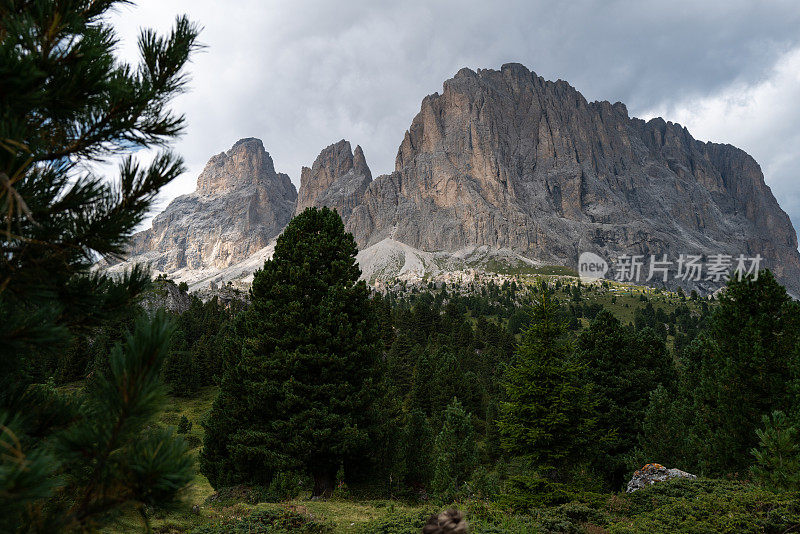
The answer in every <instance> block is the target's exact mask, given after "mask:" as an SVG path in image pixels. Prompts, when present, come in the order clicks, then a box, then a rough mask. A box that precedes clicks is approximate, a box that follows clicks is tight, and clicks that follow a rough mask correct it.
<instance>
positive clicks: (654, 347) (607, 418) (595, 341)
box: [575, 311, 675, 489]
mask: <svg viewBox="0 0 800 534" xmlns="http://www.w3.org/2000/svg"><path fill="white" fill-rule="evenodd" d="M575 354H576V356H577V358H578V360H579V361H580V362H581V363H582V364H583V366H584V368H585V369H586V375H585V376H586V380H587V381H588V382H589V383H591V384H592V394H593V397H594V399H595V401H596V402H597V427H598V428H600V429H603V430H605V431H610V436H609V437H608V439H607V440H605V441H600V442H598V443H597V454H598V456H597V460H596V461H597V464H598V465H597V467H598V468H599V469H600V470H601V471H602V472H603V473H604V474H605V476H606V479H607V480H608V481H609V482H610V483H611V485H612V486H613V487H614V488H615V489H618V488H619V487H620V486H621V485H622V484H623V483H624V482H625V481H626V476H627V474H628V473H627V471H628V466H627V456H628V455H629V454H631V452H632V451H633V450H634V448H635V447H636V445H637V438H638V436H639V434H640V433H641V432H642V422H643V420H644V416H645V410H646V408H647V405H648V403H649V400H650V392H651V391H653V390H655V389H656V388H657V387H658V386H659V385H662V384H663V385H665V386H666V387H671V386H672V381H673V378H674V373H675V369H674V364H673V362H672V357H671V355H670V354H669V352H668V351H667V348H666V346H665V345H664V342H663V340H662V339H661V338H660V337H659V336H658V335H657V334H656V333H655V332H654V331H653V330H652V329H650V328H645V329H644V330H642V331H641V332H635V331H634V330H633V329H631V328H626V327H623V326H622V324H621V323H620V322H619V320H618V319H617V318H616V317H614V316H613V315H612V314H611V313H609V312H607V311H603V312H600V313H599V314H598V315H597V317H595V319H594V320H593V321H592V323H591V324H590V325H589V328H587V329H586V330H584V331H583V332H582V333H581V334H580V336H579V337H578V342H577V346H576V351H575Z"/></svg>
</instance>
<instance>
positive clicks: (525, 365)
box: [498, 288, 595, 478]
mask: <svg viewBox="0 0 800 534" xmlns="http://www.w3.org/2000/svg"><path fill="white" fill-rule="evenodd" d="M583 375H584V366H583V365H582V364H581V363H579V362H578V361H576V359H575V358H574V357H573V354H572V346H571V343H570V341H569V339H568V338H567V336H566V328H565V325H564V323H563V320H562V319H561V315H560V310H559V307H558V305H557V304H555V303H554V302H553V299H552V296H551V293H550V291H549V290H548V289H546V288H543V290H542V292H541V293H540V296H539V299H538V301H537V302H536V304H535V305H534V306H533V308H532V310H531V322H530V326H529V327H528V328H527V330H525V331H524V332H523V334H522V341H521V342H520V344H519V347H518V348H517V352H516V354H515V355H514V360H513V362H512V364H511V365H509V367H508V368H507V369H506V372H505V376H504V388H505V394H506V401H505V402H504V403H503V405H502V406H501V415H500V420H499V422H498V426H499V428H500V433H501V436H502V444H503V446H504V448H505V449H506V450H507V451H509V452H511V453H515V454H519V455H522V456H524V457H526V458H528V459H529V460H530V461H531V462H532V463H533V465H534V466H536V467H537V468H539V469H541V470H542V471H545V472H547V473H548V475H549V476H551V477H553V478H561V477H563V476H564V475H565V474H567V473H566V472H567V471H568V470H569V467H570V464H571V463H572V462H574V461H576V460H581V459H586V456H587V452H588V448H589V445H590V444H591V443H592V441H593V438H594V433H593V429H594V427H595V421H594V419H593V417H592V416H593V414H594V406H593V400H592V397H591V386H590V384H589V383H588V382H586V381H585V380H584V379H583Z"/></svg>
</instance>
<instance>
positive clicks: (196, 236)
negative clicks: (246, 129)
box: [130, 138, 297, 273]
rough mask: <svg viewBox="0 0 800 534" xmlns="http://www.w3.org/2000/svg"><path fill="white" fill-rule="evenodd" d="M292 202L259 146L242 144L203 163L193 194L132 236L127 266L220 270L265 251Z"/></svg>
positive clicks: (286, 183)
mask: <svg viewBox="0 0 800 534" xmlns="http://www.w3.org/2000/svg"><path fill="white" fill-rule="evenodd" d="M296 200H297V192H296V190H295V187H294V185H293V184H292V182H291V180H290V179H289V177H288V176H287V175H285V174H282V173H276V172H275V167H274V165H273V163H272V158H271V157H270V155H269V154H268V153H267V151H266V150H265V149H264V145H263V144H262V143H261V141H260V140H258V139H252V138H248V139H242V140H240V141H237V142H236V143H235V144H234V145H233V147H232V148H231V149H230V150H228V151H227V152H223V153H221V154H217V155H216V156H213V157H212V158H211V159H210V160H209V161H208V163H207V164H206V166H205V169H204V170H203V172H202V173H200V176H199V177H198V178H197V190H196V191H195V192H194V193H192V194H189V195H183V196H180V197H178V198H176V199H175V200H173V201H172V202H171V203H170V204H169V205H168V206H167V208H166V209H165V210H164V212H163V213H161V214H160V215H158V216H157V217H155V218H154V219H153V226H152V228H150V229H149V230H146V231H144V232H140V233H138V234H136V235H134V236H133V240H132V245H131V248H130V256H131V258H130V260H131V261H143V262H145V263H148V264H150V266H151V267H152V268H153V269H155V270H157V271H160V272H165V273H172V272H174V271H177V270H180V269H189V270H201V269H223V268H225V267H228V266H230V265H232V264H235V263H237V262H240V261H242V260H244V259H246V258H248V257H250V256H251V255H253V254H255V253H256V252H257V251H259V250H261V249H263V248H264V247H266V246H267V245H268V244H269V242H270V241H271V240H272V239H273V238H274V237H275V236H277V235H278V234H279V233H280V232H281V231H282V230H283V228H284V227H285V226H286V225H287V224H288V223H289V220H290V219H291V217H292V214H293V213H294V207H295V202H296Z"/></svg>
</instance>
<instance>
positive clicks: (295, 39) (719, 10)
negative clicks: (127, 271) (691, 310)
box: [112, 0, 800, 228]
mask: <svg viewBox="0 0 800 534" xmlns="http://www.w3.org/2000/svg"><path fill="white" fill-rule="evenodd" d="M181 13H186V14H188V15H189V17H190V18H191V19H192V20H193V21H196V22H197V23H198V24H200V25H201V26H203V28H204V30H203V33H202V35H201V41H202V42H203V43H204V44H205V45H207V48H206V49H205V50H204V51H203V52H202V53H199V54H197V55H196V56H195V58H194V60H193V63H192V65H191V73H192V78H193V81H192V84H191V91H190V92H189V93H188V94H186V95H182V96H181V97H179V98H178V99H177V100H176V102H175V105H174V107H175V109H177V110H179V111H181V112H183V113H185V114H186V116H187V119H188V128H187V131H186V134H185V135H184V137H183V138H182V139H181V140H180V141H179V142H178V143H177V144H176V149H177V150H178V151H179V152H180V153H182V154H183V155H184V157H185V158H186V161H187V164H188V167H189V172H188V173H187V174H185V175H184V176H183V177H181V178H179V179H178V180H176V181H175V182H174V183H173V184H171V185H170V186H169V187H168V189H167V190H166V191H165V193H164V194H163V195H162V198H161V199H160V207H163V206H164V205H165V204H166V202H168V201H169V200H170V199H171V198H173V197H175V196H176V195H178V194H183V193H188V192H190V191H192V190H193V189H194V186H195V181H196V178H197V175H198V173H199V172H200V171H201V170H202V168H203V166H204V165H205V162H206V161H207V160H208V158H209V157H210V156H211V155H213V154H216V153H219V152H221V151H224V150H227V149H228V148H230V146H231V145H232V144H233V143H234V142H235V141H236V140H237V139H240V138H242V137H250V136H252V137H259V138H260V139H262V140H263V141H264V145H265V146H266V148H267V150H268V151H269V152H270V154H271V155H272V158H273V160H274V161H275V166H276V169H277V170H279V171H282V172H286V173H287V174H289V176H291V177H292V180H293V181H294V182H295V184H299V177H300V168H301V166H303V165H307V166H310V165H311V163H312V162H313V161H314V158H315V157H316V155H317V154H318V153H319V151H320V150H321V149H322V148H323V147H325V146H327V145H329V144H331V143H332V142H335V141H337V140H339V139H342V138H345V139H348V140H349V141H350V142H351V144H353V146H355V145H356V144H360V145H361V146H362V147H363V148H364V152H365V155H366V158H367V162H368V163H369V165H370V167H371V169H372V171H373V175H375V176H377V175H379V174H382V173H385V172H389V171H391V170H393V168H394V158H395V155H396V151H397V147H398V146H399V144H400V141H401V140H402V138H403V134H404V132H405V130H406V129H407V128H408V126H409V125H410V123H411V119H412V118H413V117H414V115H415V114H416V113H417V111H418V110H419V107H420V102H421V101H422V98H423V97H424V96H425V95H427V94H430V93H433V92H436V91H440V90H441V87H442V82H443V81H444V80H445V79H447V78H450V77H452V76H453V75H454V74H455V73H456V72H457V71H458V70H459V69H460V68H461V67H465V66H466V67H470V68H472V69H478V68H499V67H500V65H502V64H503V63H508V62H519V63H523V64H524V65H526V66H527V67H528V68H529V69H531V70H533V71H535V72H536V73H537V74H539V75H541V76H543V77H545V78H547V79H550V80H556V79H563V80H567V81H568V82H570V83H571V84H572V85H573V86H575V87H576V88H577V89H578V90H579V91H581V92H582V93H583V94H584V95H585V96H586V98H587V99H589V100H609V101H611V102H615V101H622V102H625V103H626V104H627V106H628V110H629V111H630V113H631V115H633V116H638V117H642V118H651V117H654V116H662V117H664V118H665V119H666V120H671V121H673V122H679V123H680V124H683V125H685V126H687V127H688V128H689V131H690V132H691V133H692V134H693V135H694V137H695V138H697V139H701V140H704V141H715V142H724V143H730V144H733V145H736V146H738V147H740V148H742V149H744V150H746V151H747V152H748V153H750V154H751V155H753V156H754V157H755V158H756V160H757V161H758V162H759V163H760V164H761V166H762V169H763V170H764V174H765V177H766V181H767V183H768V184H769V185H770V186H771V187H772V191H773V193H774V194H775V196H776V197H777V198H778V201H779V202H780V204H781V206H782V207H783V209H784V210H785V211H787V212H788V213H789V214H790V216H791V217H792V220H793V222H794V225H795V228H800V181H798V175H800V29H799V28H800V2H798V1H797V0H770V1H744V0H721V1H711V0H706V1H698V0H686V1H684V0H670V1H645V0H630V1H611V0H602V1H601V0H574V1H571V2H560V1H558V2H557V1H555V0H553V1H533V0H527V1H519V2H514V1H498V0H494V1H491V2H489V1H485V2H478V1H467V0H455V1H434V0H423V1H392V2H389V1H381V0H364V1H351V0H345V1H339V2H330V1H327V2H324V1H310V0H309V1H306V0H291V1H277V0H276V1H267V0H230V1H227V2H221V1H219V0H213V1H212V0H139V1H138V2H137V5H135V6H127V7H122V8H120V9H118V10H117V12H116V13H115V14H114V15H113V17H112V22H113V24H114V25H115V27H116V28H117V29H118V32H119V36H120V38H121V45H120V55H121V56H122V57H124V58H131V59H133V58H135V44H136V43H135V40H136V35H137V33H138V29H139V28H140V27H142V26H147V27H152V28H156V29H159V30H161V31H166V30H168V29H169V27H170V26H171V24H172V22H173V21H174V18H175V16H176V15H177V14H181Z"/></svg>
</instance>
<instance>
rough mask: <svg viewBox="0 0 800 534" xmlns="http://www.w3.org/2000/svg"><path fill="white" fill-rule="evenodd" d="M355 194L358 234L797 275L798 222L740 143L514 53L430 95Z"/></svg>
mask: <svg viewBox="0 0 800 534" xmlns="http://www.w3.org/2000/svg"><path fill="white" fill-rule="evenodd" d="M363 197H364V198H363V201H362V202H361V203H360V205H358V206H357V207H356V208H355V209H354V210H353V212H352V214H351V216H350V217H349V219H348V221H347V229H348V230H349V231H351V232H353V234H354V235H355V236H356V239H357V241H358V243H359V246H360V247H362V248H363V247H365V246H369V245H373V244H375V243H378V242H380V241H382V240H383V239H386V238H391V239H394V240H396V241H400V242H402V243H406V244H408V245H410V246H412V247H415V248H418V249H421V250H426V251H442V250H445V251H447V250H449V251H454V250H458V249H461V248H463V247H465V246H482V245H486V246H489V247H495V248H508V249H512V250H514V251H515V252H519V253H521V254H524V255H526V256H528V257H531V258H535V259H537V260H541V261H548V262H553V263H556V264H561V265H570V266H574V265H575V264H576V262H577V258H578V255H579V254H580V252H583V251H589V252H595V253H597V254H600V255H601V256H603V257H605V258H609V259H611V258H615V257H616V256H618V255H620V254H623V253H624V254H643V255H645V256H649V255H650V254H656V255H661V254H664V253H666V254H668V255H669V257H670V258H671V259H677V256H678V255H679V254H681V253H686V254H708V255H710V254H732V255H737V254H740V253H741V254H746V255H750V256H752V255H755V254H761V255H762V256H763V257H764V258H765V264H766V266H769V267H771V268H773V269H774V271H775V272H776V274H777V275H778V277H779V278H780V279H781V281H782V282H783V283H784V284H787V286H789V287H790V288H791V289H794V291H795V292H797V291H798V289H800V254H798V251H797V235H796V233H795V231H794V229H793V228H792V225H791V223H790V221H789V218H788V216H787V215H786V213H784V212H783V210H781V208H780V207H779V206H778V203H777V202H776V200H775V198H774V196H773V195H772V192H771V191H770V189H769V187H768V186H767V185H766V184H765V183H764V177H763V175H762V173H761V170H760V168H759V166H758V164H757V163H756V162H755V161H754V160H753V159H752V158H751V157H750V156H748V155H747V154H746V153H745V152H743V151H741V150H739V149H737V148H734V147H732V146H729V145H719V144H714V143H703V142H699V141H696V140H695V139H693V138H692V136H691V135H690V134H689V132H688V131H687V130H686V129H685V128H683V127H681V126H679V125H677V124H673V123H669V122H665V121H663V120H662V119H653V120H651V121H648V122H645V121H642V120H639V119H636V118H631V117H629V116H628V111H627V109H626V107H625V106H624V105H623V104H621V103H616V104H610V103H609V102H587V101H586V99H585V98H584V97H583V96H582V95H581V94H580V93H579V92H578V91H576V90H575V89H574V88H573V87H571V86H570V85H569V84H568V83H566V82H564V81H557V82H550V81H545V80H544V79H543V78H541V77H538V76H537V75H536V74H534V73H532V72H530V71H529V70H528V69H526V68H525V67H523V66H522V65H518V64H508V65H504V66H503V67H502V68H501V69H500V70H499V71H497V70H478V71H477V72H474V71H472V70H470V69H462V70H461V71H459V72H458V73H457V74H456V76H455V77H454V78H453V79H451V80H448V81H446V82H445V83H444V88H443V91H442V94H438V93H434V94H433V95H430V96H428V97H426V98H425V99H424V100H423V102H422V107H421V109H420V112H419V114H418V115H417V116H416V117H415V118H414V120H413V122H412V123H411V127H410V128H409V130H408V131H407V132H406V134H405V138H404V139H403V142H402V144H401V145H400V149H399V150H398V153H397V158H396V164H395V171H394V172H393V173H392V174H390V175H384V176H379V177H378V178H376V179H375V180H374V181H373V182H372V183H371V184H370V185H369V187H368V188H367V190H366V191H365V193H364V195H363ZM763 266H764V264H762V267H763Z"/></svg>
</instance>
